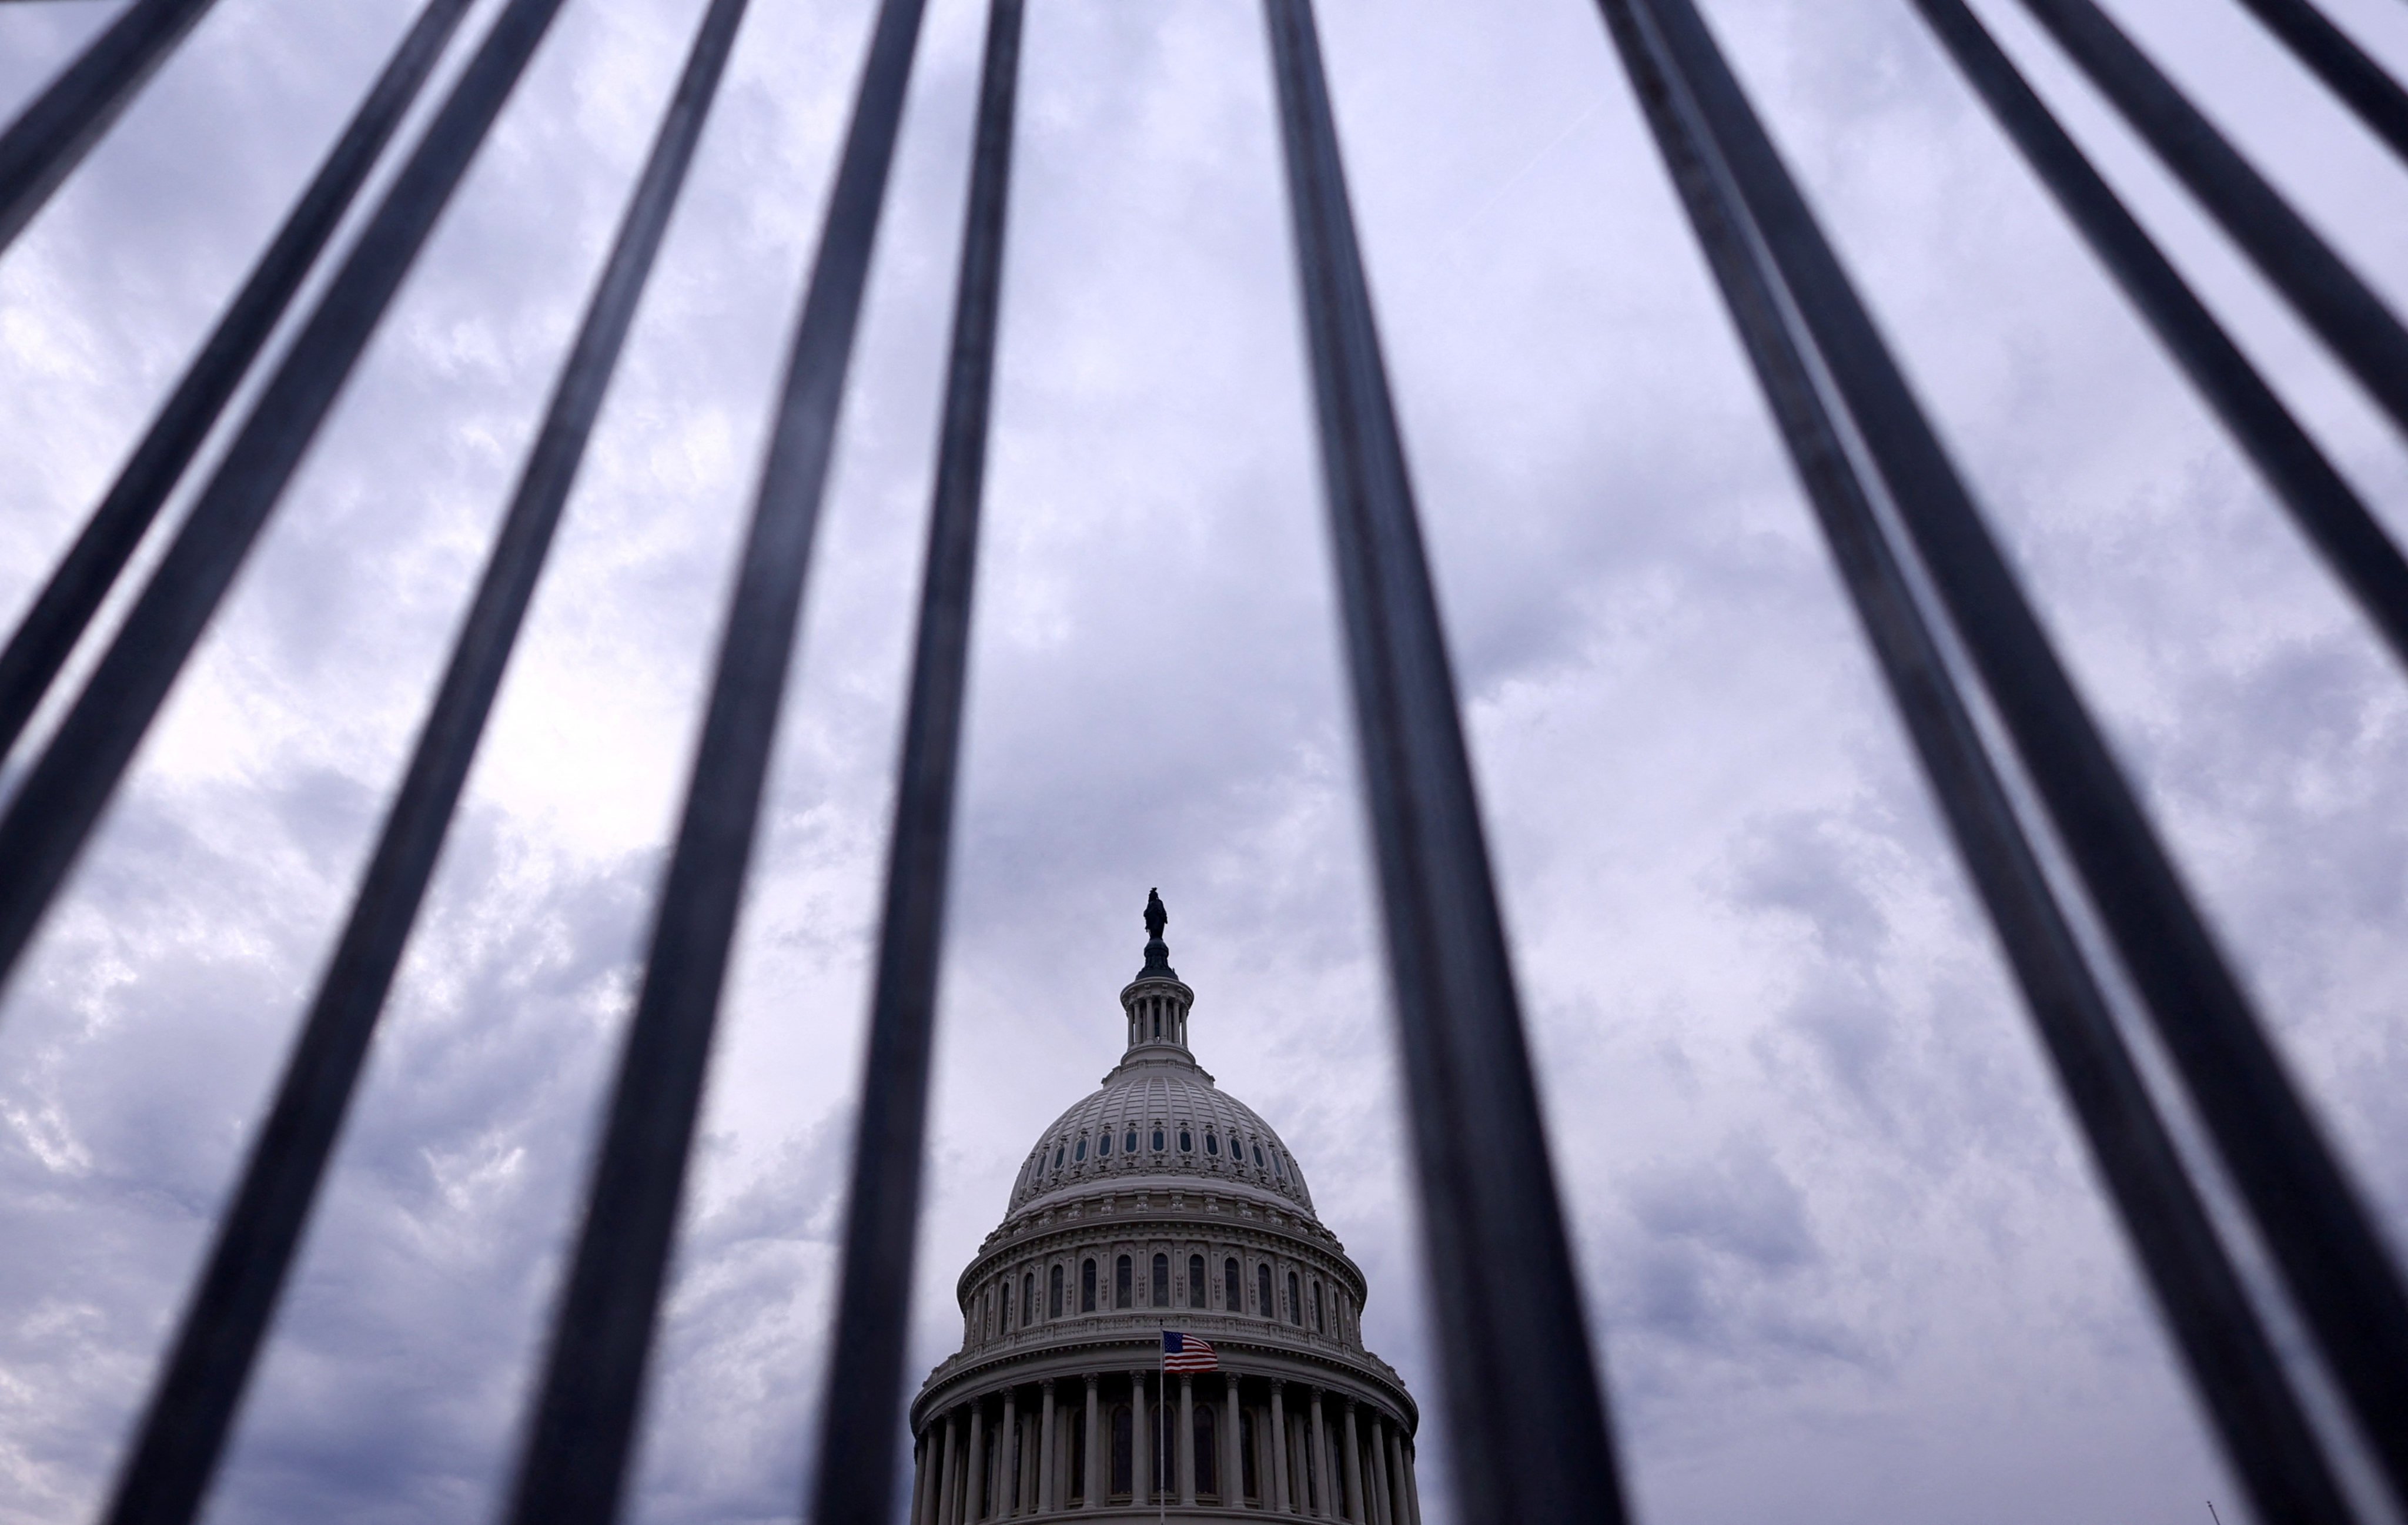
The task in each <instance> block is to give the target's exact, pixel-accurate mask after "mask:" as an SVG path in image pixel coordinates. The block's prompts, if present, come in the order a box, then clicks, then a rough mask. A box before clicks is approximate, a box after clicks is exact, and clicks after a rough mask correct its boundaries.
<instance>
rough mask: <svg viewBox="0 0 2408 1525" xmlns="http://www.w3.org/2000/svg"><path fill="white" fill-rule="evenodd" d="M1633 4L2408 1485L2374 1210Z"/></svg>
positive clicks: (2040, 652)
mask: <svg viewBox="0 0 2408 1525" xmlns="http://www.w3.org/2000/svg"><path fill="white" fill-rule="evenodd" d="M1633 3H1635V4H1637V5H1639V6H1641V7H1643V8H1642V9H1641V14H1642V15H1644V16H1647V17H1648V18H1650V24H1651V25H1652V27H1653V29H1654V31H1655V33H1656V36H1659V37H1660V38H1661V39H1662V42H1663V51H1664V55H1665V56H1666V57H1667V58H1668V59H1670V61H1671V62H1672V64H1673V65H1674V67H1675V69H1676V71H1677V75H1678V77H1679V78H1681V79H1682V80H1683V87H1684V91H1685V93H1686V94H1687V95H1688V96H1689V98H1690V99H1691V100H1692V101H1693V102H1694V103H1695V104H1696V107H1697V109H1698V112H1699V119H1700V122H1701V123H1702V124H1703V125H1704V127H1705V129H1706V130H1707V131H1708V132H1709V133H1711V134H1712V135H1713V140H1714V143H1715V146H1716V150H1717V151H1718V152H1719V154H1720V155H1721V157H1722V159H1723V162H1724V164H1725V165H1727V168H1728V172H1729V174H1730V176H1731V178H1732V180H1733V183H1734V184H1735V185H1736V186H1737V188H1738V189H1739V191H1740V194H1742V196H1743V197H1744V198H1745V199H1746V201H1747V202H1748V205H1749V208H1750V212H1751V216H1752V217H1753V219H1754V222H1755V224H1756V230H1757V233H1758V236H1759V237H1761V238H1762V239H1763V240H1764V244H1765V248H1766V252H1768V254H1769V255H1770V257H1771V259H1772V260H1773V263H1774V265H1775V266H1776V267H1777V268H1778V269H1779V271H1780V273H1781V277H1782V281H1783V282H1784V284H1785V287H1786V288H1787V290H1788V291H1789V293H1790V294H1791V296H1792V299H1793V300H1794V301H1795V303H1796V305H1797V310H1798V313H1799V318H1800V320H1801V321H1802V322H1803V324H1805V327H1806V330H1807V332H1808V333H1809V334H1810V335H1812V337H1813V340H1814V343H1815V346H1816V348H1817V350H1818V352H1819V353H1820V355H1821V357H1822V359H1823V362H1824V364H1825V365H1826V366H1827V367H1828V369H1829V374H1830V377H1831V382H1832V385H1833V386H1834V387H1835V389H1836V390H1837V392H1838V393H1839V395H1840V396H1841V397H1842V399H1844V401H1845V402H1846V404H1847V407H1848V410H1849V413H1850V416H1851V419H1852V421H1853V422H1854V424H1855V425H1856V428H1857V430H1858V431H1859V434H1860V437H1861V439H1862V440H1863V442H1864V446H1865V448H1866V450H1867V452H1868V453H1869V454H1870V455H1871V457H1872V459H1873V461H1874V463H1875V465H1876V467H1877V468H1878V469H1879V471H1880V473H1881V476H1882V479H1883V481H1884V482H1885V485H1886V487H1887V489H1888V492H1889V496H1890V499H1891V501H1892V502H1893V504H1894V505H1895V506H1896V508H1897V511H1898V514H1899V519H1900V520H1901V521H1902V522H1903V524H1904V525H1905V526H1906V529H1907V532H1908V534H1909V536H1910V537H1911V538H1912V540H1913V541H1914V547H1915V550H1916V552H1917V553H1918V554H1919V555H1920V557H1921V559H1922V562H1923V565H1924V567H1925V568H1926V569H1927V570H1928V572H1929V574H1930V577H1931V581H1932V584H1933V587H1934V589H1935V590H1936V591H1937V593H1938V595H1939V597H1941V599H1942V602H1943V603H1944V604H1945V605H1946V606H1947V608H1948V611H1949V614H1950V617H1951V620H1952V622H1953V623H1954V624H1955V626H1956V627H1957V632H1958V634H1959V636H1960V637H1961V638H1962V640H1963V641H1964V644H1965V647H1966V651H1967V655H1969V656H1971V659H1972V661H1973V664H1974V666H1975V668H1976V669H1978V670H1979V671H1980V673H1981V675H1982V679H1983V682H1984V683H1985V686H1986V687H1987V689H1988V691H1989V693H1990V696H1991V698H1992V699H1993V701H1994V702H1995V703H1996V705H1997V707H1998V712H1999V714H2000V719H2001V721H2002V722H2003V723H2004V724H2005V726H2006V727H2007V730H2008V731H2009V733H2010V734H2011V735H2012V736H2013V738H2014V744H2015V748H2016V751H2017V752H2018V754H2019V755H2021V756H2022V758H2023V763H2024V767H2025V769H2026V770H2028V773H2029V775H2030V777H2031V780H2032V783H2033V784H2034V786H2035V787H2036V788H2037V790H2038V791H2039V793H2040V796H2041V798H2042V801H2043V802H2044V803H2045V804H2046V806H2047V808H2048V811H2049V813H2050V814H2051V816H2052V817H2053V818H2054V819H2055V821H2056V823H2057V833H2058V837H2059V839H2060V840H2061V842H2063V844H2064V846H2065V850H2066V852H2067V854H2068V855H2069V856H2071V859H2072V861H2073V864H2074V866H2075V868H2076V869H2077V870H2078V871H2079V872H2080V873H2081V875H2082V877H2083V879H2084V881H2085V885H2087V887H2088V892H2089V899H2090V901H2091V903H2092V905H2093V906H2094V907H2095V908H2096V910H2097V912H2098V914H2099V916H2100V920H2101V921H2102V922H2103V923H2104V924H2105V925H2106V928H2107V930H2108V932H2109V935H2110V936H2111V937H2112V938H2113V939H2114V942H2115V947H2116V951H2117V953H2118V955H2119V956H2120V957H2121V958H2122V960H2123V963H2124V966H2125V968H2126V970H2127V971H2128V973H2129V974H2130V976H2131V978H2132V983H2133V984H2134V985H2135V986H2136V987H2137V988H2138V989H2139V991H2140V993H2141V996H2142V999H2143V1001H2144V1002H2145V1004H2146V1006H2147V1009H2148V1012H2149V1014H2150V1017H2151V1019H2152V1021H2153V1022H2154V1023H2155V1025H2156V1027H2157V1031H2158V1033H2159V1035H2160V1036H2161V1037H2162V1039H2163V1040H2164V1043H2165V1046H2166V1050H2167V1052H2168V1054H2169V1055H2170V1056H2171V1057H2172V1058H2173V1061H2174V1064H2175V1066H2176V1068H2177V1069H2178V1071H2179V1072H2181V1074H2182V1076H2183V1079H2184V1081H2185V1083H2186V1085H2187V1086H2188V1087H2189V1089H2190V1092H2191V1095H2192V1097H2193V1098H2194V1100H2195V1101H2197V1102H2198V1105H2199V1110H2200V1115H2201V1117H2202V1118H2203V1120H2204V1121H2205V1123H2206V1125H2207V1128H2208V1130H2209V1132H2210V1134H2211V1136H2212V1137H2213V1138H2214V1141H2215V1144H2216V1147H2217V1149H2218V1150H2219V1152H2220V1153H2221V1154H2222V1155H2223V1158H2224V1159H2225V1162H2226V1164H2227V1166H2228V1167H2229V1170H2230V1172H2231V1174H2232V1178H2233V1180H2234V1182H2235V1184H2236V1185H2237V1186H2238V1187H2240V1190H2241V1194H2242V1197H2243V1200H2244V1201H2246V1202H2247V1203H2248V1205H2249V1208H2250V1210H2251V1212H2252V1213H2253V1214H2254V1215H2255V1216H2256V1217H2257V1222H2258V1225H2259V1227H2260V1228H2261V1229H2262V1230H2264V1233H2265V1237H2266V1241H2267V1244H2268V1245H2269V1247H2270V1248H2271V1249H2272V1253H2273V1256H2274V1259H2275V1260H2276V1263H2277V1264H2278V1265H2279V1266H2280V1267H2281V1268H2282V1271H2283V1274H2284V1277H2285V1279H2286V1282H2287V1283H2288V1284H2289V1286H2290V1288H2291V1290H2292V1293H2293V1296H2294V1299H2295V1301H2296V1302H2297V1303H2298V1305H2299V1307H2300V1312H2301V1314H2302V1316H2304V1318H2305V1319H2306V1322H2307V1324H2308V1327H2309V1329H2310V1330H2311V1331H2313V1332H2314V1334H2315V1337H2316V1340H2317V1343H2318V1345H2320V1346H2321V1348H2322V1349H2323V1351H2324V1354H2325V1358H2326V1360H2327V1361H2328V1362H2329V1364H2330V1366H2331V1367H2332V1369H2333V1372H2334V1374H2336V1376H2337V1377H2338V1378H2339V1379H2340V1383H2341V1387H2342V1388H2343V1393H2344V1395H2345V1396H2346V1397H2347V1398H2348V1400H2349V1401H2350V1403H2351V1406H2352V1408H2353V1409H2354V1410H2355V1412H2356V1414H2357V1417H2358V1423H2359V1426H2360V1428H2361V1430H2362V1431H2363V1432H2364V1433H2365V1435H2366V1437H2367V1439H2368V1443H2369V1445H2370V1446H2372V1448H2373V1449H2374V1450H2375V1452H2376V1453H2377V1455H2378V1458H2379V1459H2380V1460H2381V1461H2382V1462H2383V1464H2384V1466H2385V1468H2386V1473H2387V1474H2388V1475H2390V1477H2391V1479H2392V1482H2393V1486H2394V1488H2395V1489H2397V1490H2400V1491H2401V1492H2402V1493H2403V1494H2408V1486H2403V1484H2408V1298H2403V1297H2402V1295H2401V1287H2400V1283H2399V1280H2398V1277H2397V1274H2396V1273H2395V1272H2394V1270H2393V1268H2392V1265H2391V1262H2390V1258H2389V1255H2388V1252H2387V1251H2386V1248H2385V1247H2384V1244H2383V1243H2382V1240H2381V1238H2380V1236H2379V1235H2378V1234H2377V1232H2376V1230H2375V1228H2374V1225H2373V1222H2372V1218H2371V1217H2370V1216H2368V1214H2367V1212H2366V1209H2365V1207H2364V1205H2363V1204H2362V1203H2361V1202H2360V1201H2359V1200H2358V1193H2357V1190H2356V1188H2355V1187H2354V1186H2353V1185H2352V1184H2351V1182H2350V1181H2349V1179H2348V1177H2347V1175H2346V1174H2345V1173H2343V1170H2342V1167H2341V1164H2340V1162H2339V1161H2338V1160H2337V1159H2336V1158H2334V1157H2333V1154H2332V1152H2331V1149H2330V1148H2329V1145H2328V1144H2326V1143H2325V1140H2324V1137H2323V1135H2322V1133H2321V1131H2320V1130H2319V1129H2318V1128H2317V1126H2316V1123H2315V1118H2314V1117H2313V1116H2312V1115H2311V1114H2310V1113H2309V1111H2308V1108H2307V1105H2306V1103H2305V1102H2304V1101H2302V1100H2301V1099H2300V1095H2299V1092H2298V1091H2297V1089H2296V1088H2295V1087H2294V1086H2292V1084H2291V1081H2290V1077H2289V1075H2288V1073H2287V1072H2286V1070H2285V1069H2284V1066H2283V1063H2282V1059H2281V1057H2280V1056H2279V1055H2277V1054H2276V1052H2275V1051H2274V1048H2273V1046H2272V1044H2271V1043H2269V1042H2268V1041H2267V1038H2266V1034H2265V1030H2264V1029H2263V1027H2262V1026H2261V1025H2260V1024H2259V1022H2258V1019H2257V1014H2256V1012H2255V1011H2253V1010H2252V1009H2251V1006H2250V1004H2249V1001H2248V999H2247V998H2246V997H2245V996H2244V995H2243V993H2242V991H2241V987H2240V985H2239V983H2238V982H2237V981H2236V980H2235V979H2234V978H2233V976H2232V972H2231V970H2230V969H2229V967H2228V966H2227V965H2226V963H2225V961H2224V957H2223V954H2222V953H2221V951H2220V950H2219V949H2218V948H2217V947H2216V945H2215V942H2214V938H2213V937H2212V936H2211V935H2210V934H2209V932H2208V929H2207V927H2206V924H2205V922H2204V921H2203V920H2202V919H2201V918H2200V914H2199V911H2198V909H2197V907H2195V906H2194V905H2193V904H2192V903H2191V900H2190V897H2189V895H2188V894H2187V892H2186V890H2185V889H2184V887H2183V885H2182V881H2181V878H2180V876H2179V875H2178V874H2176V872H2175V871H2174V867H2173V864H2172V862H2171V860H2170V859H2169V858H2168V857H2167V856H2166V853H2165V849H2164V847H2163V846H2162V845H2161V844H2160V843H2159V842H2157V836H2156V834H2155V833H2154V831H2152V829H2151V828H2150V826H2149V824H2148V820H2147V817H2146V816H2145V815H2143V813H2142V811H2141V807H2140V803H2139V801H2138V800H2137V799H2136V798H2134V797H2133V795H2132V791H2131V788H2130V785H2129V784H2127V783H2126V781H2125V779H2124V776H2123V773H2122V770H2120V769H2119V768H2118V767H2117V766H2116V764H2115V760H2114V755H2113V754H2111V753H2110V752H2109V751H2108V748H2107V743H2106V740H2105V738H2104V737H2102V736H2101V735H2100V732H2099V728H2098V726H2097V724H2096V723H2095V722H2094V721H2093V720H2092V719H2091V717H2090V714H2089V712H2088V711H2087V710H2086V709H2085V707H2084V706H2083V703H2082V700H2081V697H2080V696H2079V695H2078V694H2077V693H2076V692H2075V690H2074V687H2073V683H2072V680H2071V678H2070V677H2069V676H2068V675H2067V674H2066V671H2065V669H2064V666H2063V664H2062V663H2060V662H2059V661H2058V659H2057V653H2056V650H2055V648H2054V646H2053V645H2052V644H2051V643H2050V641H2049V640H2048V637H2047V635H2046V633H2045V632H2044V631H2043V630H2042V628H2041V626H2040V622H2039V619H2038V617H2037V616H2036V615H2035V614H2034V613H2033V611H2032V609H2031V606H2030V604H2029V603H2028V601H2027V600H2026V599H2025V597H2024V595H2023V591H2022V589H2021V587H2020V586H2019V585H2018V584H2017V583H2016V581H2015V578H2014V573H2013V572H2012V571H2011V570H2010V569H2009V568H2008V567H2007V563H2006V559H2005V557H2004V556H2003V555H2002V554H2001V553H2000V550H1999V547H1998V543H1997V541H1996V540H1993V539H1992V538H1991V536H1990V532H1989V528H1988V525H1986V524H1985V523H1984V521H1983V519H1982V516H1981V513H1980V511H1979V510H1978V509H1976V508H1975V507H1974V505H1973V501H1972V498H1971V495H1970V494H1969V493H1968V492H1967V491H1966V488H1965V484H1964V482H1963V481H1962V480H1961V479H1960V478H1959V477H1958V476H1957V469H1956V467H1955V465H1954V463H1953V462H1951V461H1950V460H1949V458H1948V454H1947V452H1946V451H1945V450H1944V449H1943V448H1942V445H1941V443H1940V440H1939V438H1938V436H1937V435H1936V434H1935V433H1934V432H1933V431H1932V428H1931V424H1930V421H1929V420H1928V419H1927V418H1926V417H1925V416H1924V413H1923V410H1922V408H1921V406H1920V405H1919V404H1918V403H1917V402H1916V401H1915V398H1914V393H1913V392H1912V390H1911V389H1909V388H1908V386H1907V384H1906V379H1905V377H1904V376H1903V375H1902V374H1901V373H1900V372H1899V368H1898V365H1897V362H1896V360H1895V359H1894V358H1893V357H1892V356H1891V354H1890V352H1889V350H1888V347H1887V346H1886V345H1885V343H1884V342H1883V340H1882V338H1881V335H1880V333H1879V331H1878V330H1877V329H1876V328H1875V327H1874V326H1873V323H1872V318H1871V314H1870V313H1869V312H1868V311H1867V310H1866V309H1865V307H1864V304H1863V302H1862V300H1861V299H1860V298H1859V297H1858V295H1856V288H1855V286H1854V284H1853V283H1852V282H1851V281H1849V279H1848V276H1847V273H1846V271H1845V270H1844V269H1843V268H1842V266H1841V265H1840V262H1839V258H1838V256H1837V255H1836V254H1835V253H1833V252H1832V251H1831V247H1830V245H1829V243H1828V241H1826V239H1825V238H1824V237H1823V233H1822V229H1821V228H1820V226H1819V225H1818V224H1817V223H1815V221H1814V217H1813V212H1812V211H1811V210H1810V209H1808V207H1807V205H1806V201H1805V198H1804V196H1803V195H1802V194H1800V193H1799V189H1798V186H1797V183H1796V181H1795V180H1792V179H1791V178H1790V175H1789V171H1788V168H1787V166H1786V165H1784V164H1783V163H1782V161H1781V156H1780V153H1779V151H1777V150H1776V149H1775V148H1774V147H1773V145H1772V140H1771V138H1770V136H1769V135H1767V134H1766V132H1765V130H1764V124H1763V123H1762V122H1760V121H1758V120H1757V118H1756V112H1755V108H1753V107H1752V106H1750V105H1749V103H1748V100H1747V97H1746V95H1745V94H1744V93H1743V92H1742V90H1741V88H1740V85H1739V81H1738V79H1736V78H1735V77H1734V76H1733V75H1732V74H1731V72H1730V66H1729V65H1728V63H1727V61H1726V60H1725V59H1724V57H1723V54H1722V50H1721V49H1720V48H1719V47H1718V46H1717V45H1716V44H1715V42H1714V40H1713V34H1712V33H1710V32H1709V31H1708V30H1707V29H1706V25H1705V22H1704V20H1703V18H1702V17H1700V16H1699V14H1698V11H1697V8H1696V7H1695V5H1694V4H1693V3H1692V0H1633ZM2028 3H2029V0H2028Z"/></svg>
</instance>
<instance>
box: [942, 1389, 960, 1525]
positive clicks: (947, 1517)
mask: <svg viewBox="0 0 2408 1525" xmlns="http://www.w3.org/2000/svg"><path fill="white" fill-rule="evenodd" d="M961 1432H962V1416H961V1411H960V1410H958V1409H956V1410H955V1411H953V1413H951V1414H948V1415H946V1416H945V1457H944V1470H943V1471H942V1472H941V1473H940V1474H939V1478H938V1483H937V1525H953V1520H954V1518H955V1516H954V1514H953V1505H954V1504H955V1503H958V1502H960V1499H961V1489H960V1487H959V1486H958V1485H957V1484H955V1483H954V1481H953V1471H954V1469H953V1462H954V1460H955V1459H956V1458H957V1457H958V1456H959V1454H960V1452H961V1448H962V1447H961V1443H960V1440H959V1437H960V1435H961Z"/></svg>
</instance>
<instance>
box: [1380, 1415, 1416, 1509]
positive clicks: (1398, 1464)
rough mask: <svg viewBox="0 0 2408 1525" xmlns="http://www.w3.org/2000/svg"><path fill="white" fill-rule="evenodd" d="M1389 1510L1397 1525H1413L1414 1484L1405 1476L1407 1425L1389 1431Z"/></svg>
mask: <svg viewBox="0 0 2408 1525" xmlns="http://www.w3.org/2000/svg"><path fill="white" fill-rule="evenodd" d="M1383 1460H1385V1462H1386V1464H1387V1468H1388V1500H1389V1503H1388V1512H1389V1514H1390V1515H1392V1516H1394V1517H1395V1518H1396V1522H1397V1525H1413V1504H1412V1492H1413V1487H1412V1483H1411V1482H1410V1481H1408V1480H1407V1479H1406V1477H1405V1427H1404V1426H1403V1425H1401V1424H1399V1425H1398V1426H1397V1428H1395V1429H1394V1430H1391V1431H1388V1453H1387V1455H1386V1457H1385V1458H1383Z"/></svg>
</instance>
